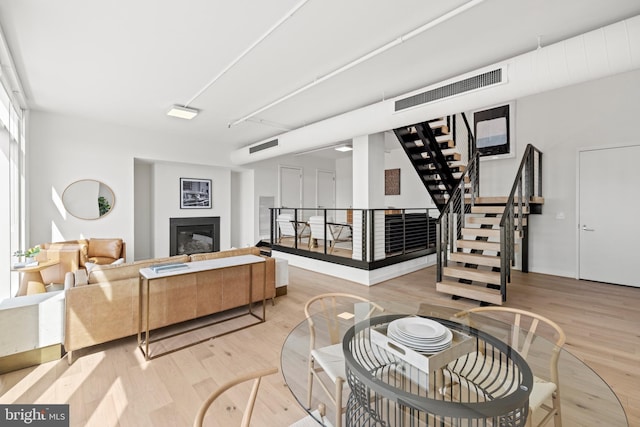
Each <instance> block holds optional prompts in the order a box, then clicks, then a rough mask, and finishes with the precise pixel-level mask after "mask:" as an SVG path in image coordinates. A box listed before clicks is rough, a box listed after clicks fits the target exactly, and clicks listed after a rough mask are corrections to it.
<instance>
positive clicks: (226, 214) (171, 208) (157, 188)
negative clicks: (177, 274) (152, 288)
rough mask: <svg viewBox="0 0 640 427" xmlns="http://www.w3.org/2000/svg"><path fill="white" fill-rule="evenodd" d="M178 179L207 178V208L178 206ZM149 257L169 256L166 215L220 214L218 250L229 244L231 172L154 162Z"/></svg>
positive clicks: (194, 215) (196, 215)
mask: <svg viewBox="0 0 640 427" xmlns="http://www.w3.org/2000/svg"><path fill="white" fill-rule="evenodd" d="M180 178H198V179H210V180H211V187H212V188H211V202H212V208H211V209H180ZM153 182H154V193H153V210H152V212H153V231H154V233H153V235H154V245H153V248H154V250H153V256H154V257H155V258H158V257H165V256H169V218H191V217H201V216H219V217H220V249H221V250H225V249H229V248H230V247H231V171H230V170H229V169H228V168H220V167H215V166H202V165H193V164H184V163H167V162H156V163H155V164H154V166H153Z"/></svg>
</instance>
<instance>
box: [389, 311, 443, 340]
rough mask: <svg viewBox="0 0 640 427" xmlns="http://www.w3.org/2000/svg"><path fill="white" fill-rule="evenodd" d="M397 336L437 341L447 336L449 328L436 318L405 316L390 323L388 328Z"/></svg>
mask: <svg viewBox="0 0 640 427" xmlns="http://www.w3.org/2000/svg"><path fill="white" fill-rule="evenodd" d="M387 329H388V330H391V332H392V333H393V334H395V335H397V336H404V337H406V338H408V339H410V340H413V341H426V342H437V341H440V340H441V339H442V338H443V337H444V336H445V333H446V332H445V331H446V330H447V328H445V327H444V325H442V324H441V323H438V322H436V321H435V320H431V319H425V318H423V317H404V318H402V319H397V320H394V321H393V322H391V323H389V326H388V328H387Z"/></svg>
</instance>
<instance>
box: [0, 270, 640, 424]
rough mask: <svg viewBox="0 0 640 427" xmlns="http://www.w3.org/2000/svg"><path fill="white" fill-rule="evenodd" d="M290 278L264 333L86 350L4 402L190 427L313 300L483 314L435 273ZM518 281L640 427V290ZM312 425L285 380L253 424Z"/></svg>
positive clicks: (233, 410)
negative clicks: (185, 344) (414, 303)
mask: <svg viewBox="0 0 640 427" xmlns="http://www.w3.org/2000/svg"><path fill="white" fill-rule="evenodd" d="M289 273H290V280H289V282H290V283H289V286H288V295H286V296H282V297H279V298H277V300H276V304H275V306H272V305H271V304H270V303H269V304H268V305H267V322H266V323H264V324H260V325H257V326H253V327H250V328H248V329H244V330H241V331H239V332H235V333H233V334H230V335H227V336H224V337H220V338H216V339H214V340H210V341H207V342H204V343H201V344H198V345H195V346H192V347H189V348H187V349H184V350H181V351H178V352H175V353H171V354H169V355H166V356H162V357H159V358H157V359H154V360H152V361H150V362H146V361H144V359H143V358H142V357H141V355H140V352H139V351H138V350H137V348H136V340H135V338H133V337H131V338H125V339H122V340H118V341H114V342H111V343H108V344H104V345H99V346H95V347H92V348H90V349H86V350H81V351H78V352H76V353H74V357H76V359H77V360H76V361H75V363H74V364H73V365H71V366H68V365H67V362H66V360H65V359H63V360H59V361H55V362H49V363H46V364H43V365H40V366H37V367H33V368H28V369H23V370H21V371H16V372H12V373H9V374H5V375H2V376H0V403H1V404H8V403H39V404H54V403H68V404H69V405H70V417H71V425H72V426H99V427H111V426H136V427H140V426H154V427H157V426H188V425H191V423H192V422H193V417H194V416H195V414H196V412H197V410H198V407H199V405H200V402H202V400H204V398H205V397H206V396H207V395H208V394H209V393H210V392H211V391H212V390H213V389H214V388H216V387H217V386H218V385H220V384H222V383H224V382H226V381H228V380H230V379H232V378H233V377H235V376H237V375H239V374H242V373H246V372H248V371H252V370H254V369H259V368H265V367H268V366H279V365H280V359H279V354H280V349H281V346H282V343H283V341H284V339H285V337H286V336H287V333H288V332H289V331H290V330H291V329H292V328H293V327H294V325H296V324H298V323H299V322H300V321H302V320H303V319H304V315H303V312H302V306H303V304H304V302H305V301H306V300H307V299H308V298H309V297H311V296H313V295H316V294H319V293H323V292H328V291H342V292H350V293H355V294H360V295H363V296H367V297H369V298H370V299H373V300H406V299H420V300H425V301H431V302H434V303H441V304H445V305H450V306H454V307H461V308H467V307H472V306H476V305H477V303H476V302H473V301H470V300H457V301H453V300H451V299H450V298H449V297H447V296H446V295H442V294H438V293H436V292H435V268H434V267H430V268H427V269H424V270H421V271H418V272H415V273H412V274H409V275H406V276H403V277H400V278H397V279H393V280H391V281H388V282H385V283H382V284H379V285H376V286H373V287H370V288H369V287H365V286H362V285H358V284H355V283H351V282H347V281H343V280H339V279H336V278H333V277H329V276H325V275H322V274H319V273H314V272H310V271H306V270H302V269H299V268H295V267H289ZM512 282H513V283H512V284H511V285H510V287H509V295H508V302H507V305H508V306H513V307H519V308H524V309H529V310H533V311H536V312H538V313H540V314H543V315H545V316H547V317H550V318H551V319H554V320H555V321H556V322H557V323H559V324H560V325H561V326H562V327H563V328H564V330H565V332H566V334H567V337H568V341H567V348H568V349H569V350H570V351H571V352H572V353H573V354H575V355H576V356H577V357H579V358H580V359H582V360H583V361H584V362H586V363H587V364H588V365H589V366H590V367H592V368H593V369H594V370H595V371H596V372H597V373H598V374H599V375H600V376H601V377H602V378H603V379H604V380H605V381H607V382H608V383H609V384H610V385H611V387H612V388H613V390H614V391H615V392H616V393H617V395H618V397H619V398H620V400H621V402H622V404H623V406H624V408H625V410H626V412H627V416H628V418H629V425H630V426H640V334H639V333H638V328H639V327H640V304H639V301H640V288H630V287H623V286H615V285H607V284H602V283H592V282H585V281H576V280H572V279H567V278H560V277H555V276H548V275H541V274H535V273H530V274H521V273H519V272H517V271H516V272H514V274H513V281H512ZM3 327H10V326H9V325H3ZM242 393H248V387H247V388H240V389H237V390H236V389H234V392H233V393H231V394H230V395H229V396H225V399H223V400H222V401H221V404H220V405H219V406H214V407H213V408H212V410H211V413H212V414H213V415H212V416H210V417H208V418H207V421H209V422H210V424H209V425H219V426H231V425H237V424H238V423H237V422H236V423H235V424H234V420H239V417H240V408H239V407H238V408H237V407H236V405H238V406H239V405H240V401H241V394H242ZM303 416H304V411H303V410H302V409H301V407H300V406H299V405H298V403H297V402H296V401H295V400H294V398H293V397H292V396H291V394H290V392H289V391H288V389H287V387H286V386H285V384H284V382H283V380H282V377H281V375H280V374H277V375H273V376H271V377H268V378H266V379H265V380H264V381H263V384H262V386H261V389H260V392H259V399H258V403H257V405H256V408H255V411H254V418H253V425H256V426H288V425H289V424H290V423H292V422H294V421H295V420H297V419H299V418H301V417H303ZM565 427H573V426H567V425H566V424H565Z"/></svg>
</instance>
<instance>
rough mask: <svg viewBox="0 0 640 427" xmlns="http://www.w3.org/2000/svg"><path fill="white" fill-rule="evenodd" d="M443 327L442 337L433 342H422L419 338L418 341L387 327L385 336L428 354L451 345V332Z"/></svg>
mask: <svg viewBox="0 0 640 427" xmlns="http://www.w3.org/2000/svg"><path fill="white" fill-rule="evenodd" d="M444 329H445V331H444V334H443V337H442V338H441V339H440V340H438V341H434V342H423V341H419V340H418V341H417V340H413V339H410V338H407V337H405V336H403V335H399V334H398V333H396V332H393V331H390V330H389V329H387V336H388V337H389V338H391V339H393V340H395V341H396V342H398V343H400V344H402V345H404V346H406V347H408V348H410V349H412V350H415V351H418V352H420V353H427V354H429V353H437V352H439V351H442V350H444V349H446V348H449V347H450V346H451V342H452V340H453V333H452V332H451V331H450V330H449V329H448V328H444Z"/></svg>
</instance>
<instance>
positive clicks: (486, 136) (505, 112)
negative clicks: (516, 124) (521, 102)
mask: <svg viewBox="0 0 640 427" xmlns="http://www.w3.org/2000/svg"><path fill="white" fill-rule="evenodd" d="M512 105H513V104H511V103H510V104H505V105H500V106H497V107H492V108H488V109H486V110H480V111H476V112H474V113H473V124H474V135H475V138H476V147H477V149H478V152H479V154H480V157H488V158H498V156H499V157H513V155H514V154H513V150H512V146H511V145H512V144H511V135H512V133H513V123H512V120H511V113H512V111H511V110H512Z"/></svg>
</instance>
